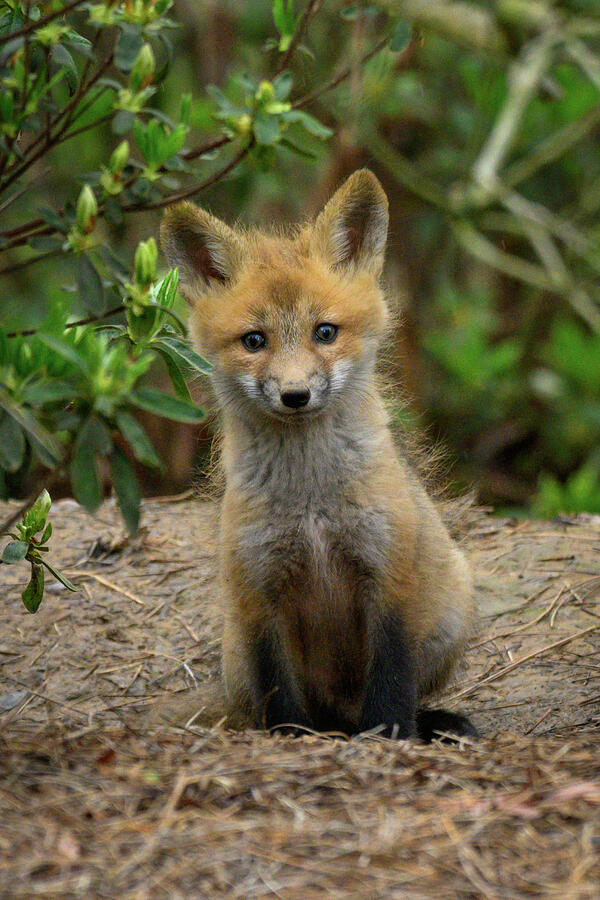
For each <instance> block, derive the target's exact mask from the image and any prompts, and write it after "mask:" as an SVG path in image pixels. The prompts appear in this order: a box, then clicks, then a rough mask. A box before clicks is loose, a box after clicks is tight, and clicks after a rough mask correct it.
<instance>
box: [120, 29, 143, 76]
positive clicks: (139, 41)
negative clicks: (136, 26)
mask: <svg viewBox="0 0 600 900" xmlns="http://www.w3.org/2000/svg"><path fill="white" fill-rule="evenodd" d="M143 45H144V39H143V37H142V35H141V34H139V33H138V32H137V31H134V30H133V29H132V28H127V27H124V28H123V30H122V31H121V34H120V35H119V40H118V41H117V46H116V47H115V66H116V67H117V69H119V70H120V71H121V72H131V70H132V68H133V64H134V62H135V60H136V57H137V55H138V53H139V52H140V50H141V49H142V47H143Z"/></svg>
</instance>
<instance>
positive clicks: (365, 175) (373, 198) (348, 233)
mask: <svg viewBox="0 0 600 900" xmlns="http://www.w3.org/2000/svg"><path fill="white" fill-rule="evenodd" d="M388 218H389V216H388V201H387V197H386V195H385V192H384V190H383V188H382V187H381V185H380V183H379V181H378V180H377V178H376V177H375V175H373V173H372V172H371V171H370V170H369V169H359V170H358V171H357V172H354V174H353V175H351V176H350V178H348V180H347V181H345V182H344V184H343V185H342V186H341V188H339V189H338V190H337V191H336V193H335V194H334V195H333V197H332V198H331V200H330V201H329V202H328V203H327V205H326V206H325V208H324V209H323V211H322V212H321V213H320V214H319V216H318V217H317V220H316V222H315V224H314V228H313V234H312V241H313V247H314V249H315V250H316V251H317V252H319V253H321V254H322V255H324V256H325V258H326V259H327V260H328V262H329V263H330V264H331V265H333V266H335V267H337V268H340V267H345V266H349V265H354V266H356V267H357V268H362V269H369V270H370V271H372V272H374V273H375V274H376V275H379V273H380V272H381V269H382V267H383V255H384V252H385V243H386V240H387V230H388Z"/></svg>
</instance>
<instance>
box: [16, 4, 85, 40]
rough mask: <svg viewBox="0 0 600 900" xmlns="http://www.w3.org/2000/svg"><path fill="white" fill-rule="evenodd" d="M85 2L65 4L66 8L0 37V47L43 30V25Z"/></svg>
mask: <svg viewBox="0 0 600 900" xmlns="http://www.w3.org/2000/svg"><path fill="white" fill-rule="evenodd" d="M85 2H86V0H73V2H72V3H67V5H66V6H63V7H62V9H57V10H56V11H55V12H53V13H48V15H47V16H44V17H43V18H42V19H38V20H37V22H31V24H30V25H23V27H22V28H18V29H17V30H16V31H11V32H10V34H5V35H3V36H2V37H0V47H1V46H2V45H3V44H7V43H8V42H9V41H13V40H14V39H15V38H18V37H21V35H23V34H29V33H30V32H32V31H37V30H38V29H40V28H43V27H44V25H47V23H48V22H52V21H54V19H58V18H60V16H64V15H66V14H67V13H69V12H71V10H73V9H75V7H77V6H81V4H82V3H85Z"/></svg>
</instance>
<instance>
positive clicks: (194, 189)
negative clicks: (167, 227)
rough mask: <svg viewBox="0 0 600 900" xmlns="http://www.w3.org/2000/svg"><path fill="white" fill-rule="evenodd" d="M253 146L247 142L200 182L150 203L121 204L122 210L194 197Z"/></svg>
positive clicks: (160, 206)
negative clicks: (226, 161) (220, 166)
mask: <svg viewBox="0 0 600 900" xmlns="http://www.w3.org/2000/svg"><path fill="white" fill-rule="evenodd" d="M252 146H253V144H252V142H250V143H249V144H247V146H245V147H242V149H241V150H239V151H238V153H236V155H235V156H234V157H233V158H232V159H230V160H229V162H228V163H227V165H225V166H223V168H222V169H218V170H217V171H216V172H214V173H213V174H212V175H211V176H210V177H209V178H207V179H206V180H205V181H201V182H200V184H194V185H192V186H191V187H189V188H185V189H184V190H182V191H178V192H177V193H175V194H169V195H168V196H167V197H161V199H160V200H154V201H152V202H151V203H142V204H138V203H135V204H132V205H131V206H123V207H122V211H123V212H124V213H129V212H141V211H144V212H145V211H146V210H149V209H162V208H163V207H165V206H170V205H171V203H178V202H179V201H180V200H187V198H188V197H194V196H195V195H196V194H199V193H200V191H204V190H206V189H207V188H209V187H211V186H212V185H213V184H216V183H217V182H218V181H220V180H221V179H222V178H224V177H225V175H228V174H229V172H231V171H232V169H235V167H236V166H237V165H238V164H239V163H240V162H241V161H242V160H243V159H244V157H245V156H247V155H248V153H249V151H250V148H251V147H252Z"/></svg>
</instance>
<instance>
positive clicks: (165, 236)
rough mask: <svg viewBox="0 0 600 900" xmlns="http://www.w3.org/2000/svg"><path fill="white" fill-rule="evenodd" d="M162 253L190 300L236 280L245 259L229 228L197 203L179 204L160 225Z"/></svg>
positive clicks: (184, 293)
mask: <svg viewBox="0 0 600 900" xmlns="http://www.w3.org/2000/svg"><path fill="white" fill-rule="evenodd" d="M160 240H161V245H162V249H163V251H164V254H165V256H166V257H167V261H168V263H169V266H171V268H175V267H176V266H177V268H178V269H179V284H180V289H181V292H182V294H183V295H184V296H185V297H186V299H187V300H191V299H192V295H193V294H194V293H195V292H196V291H198V290H200V291H202V290H205V289H206V287H207V286H213V285H216V284H219V283H225V282H227V281H229V280H230V279H231V278H233V276H234V274H235V272H236V270H237V268H238V266H239V264H240V261H241V256H242V248H241V242H240V240H239V238H238V236H237V235H236V233H235V232H234V231H233V229H232V228H230V227H229V226H228V225H226V224H225V223H224V222H221V220H220V219H217V218H216V216H212V215H211V214H210V213H208V212H206V210H204V209H201V208H200V207H199V206H195V205H194V204H193V203H178V204H177V206H172V207H171V208H170V209H168V210H167V211H166V213H165V216H164V218H163V220H162V222H161V225H160Z"/></svg>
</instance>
